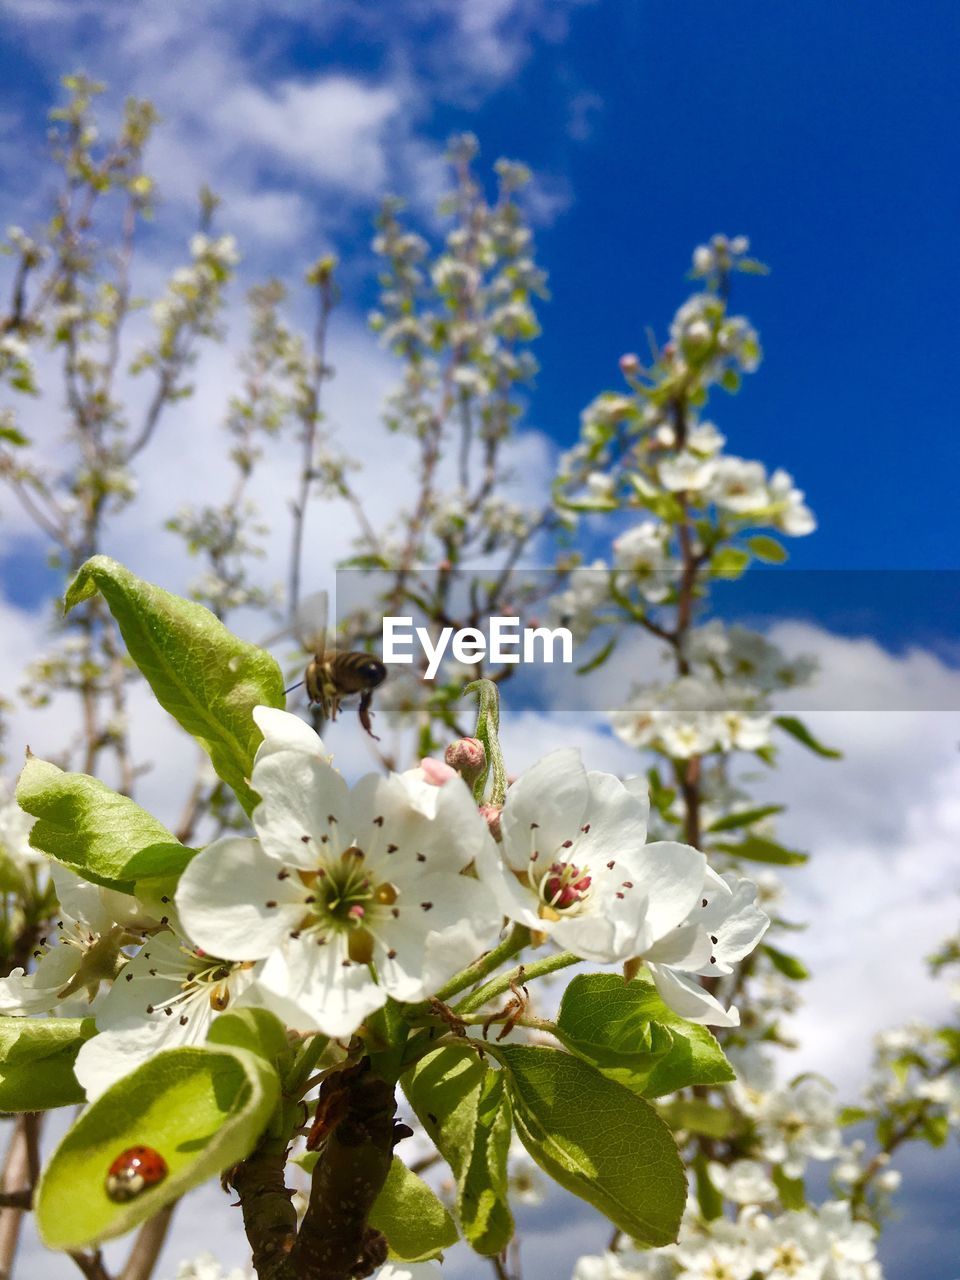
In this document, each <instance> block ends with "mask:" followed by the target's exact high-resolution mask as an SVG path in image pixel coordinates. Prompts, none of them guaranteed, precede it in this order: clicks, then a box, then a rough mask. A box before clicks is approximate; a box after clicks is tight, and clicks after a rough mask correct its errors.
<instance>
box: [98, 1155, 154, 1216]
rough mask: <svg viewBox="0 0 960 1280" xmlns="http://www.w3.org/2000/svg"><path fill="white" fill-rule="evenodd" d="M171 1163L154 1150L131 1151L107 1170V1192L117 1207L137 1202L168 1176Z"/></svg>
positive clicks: (120, 1157) (105, 1185)
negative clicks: (131, 1201)
mask: <svg viewBox="0 0 960 1280" xmlns="http://www.w3.org/2000/svg"><path fill="white" fill-rule="evenodd" d="M167 1172H168V1170H167V1162H166V1160H164V1158H163V1156H162V1155H161V1154H160V1152H159V1151H154V1149H153V1147H127V1149H126V1151H121V1152H120V1154H119V1155H118V1156H117V1158H116V1160H114V1162H113V1164H112V1165H111V1166H110V1168H109V1169H108V1170H107V1176H106V1179H105V1180H104V1184H103V1185H104V1190H105V1191H106V1193H107V1195H108V1196H109V1198H110V1199H111V1200H113V1201H114V1202H115V1203H117V1204H125V1203H126V1202H127V1201H128V1200H134V1199H136V1197H137V1196H138V1195H140V1194H141V1193H142V1192H144V1191H146V1190H147V1189H148V1188H149V1187H155V1186H157V1185H158V1184H159V1183H161V1182H162V1181H163V1180H164V1178H165V1177H166V1176H167Z"/></svg>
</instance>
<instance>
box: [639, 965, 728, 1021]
mask: <svg viewBox="0 0 960 1280" xmlns="http://www.w3.org/2000/svg"><path fill="white" fill-rule="evenodd" d="M647 967H648V969H649V970H650V976H651V977H652V978H653V981H654V982H655V983H656V987H657V990H658V991H659V992H660V997H661V999H662V1000H663V1002H664V1004H667V1005H669V1006H670V1008H671V1009H672V1010H673V1011H674V1013H679V1015H680V1017H681V1018H686V1019H687V1021H688V1022H699V1023H701V1024H703V1025H704V1026H708V1027H738V1026H739V1025H740V1014H739V1013H738V1012H737V1010H736V1009H735V1008H733V1007H732V1006H731V1008H730V1009H724V1007H723V1005H722V1004H721V1003H720V1001H719V1000H717V999H716V998H715V997H714V996H712V995H711V994H710V992H709V991H707V989H706V988H705V987H701V985H700V983H699V982H697V980H696V978H690V977H688V976H687V975H686V974H683V973H677V972H676V971H675V970H674V969H668V968H665V967H662V966H660V965H658V964H648V966H647Z"/></svg>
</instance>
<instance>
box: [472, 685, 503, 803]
mask: <svg viewBox="0 0 960 1280" xmlns="http://www.w3.org/2000/svg"><path fill="white" fill-rule="evenodd" d="M463 693H464V696H466V695H467V694H468V693H475V694H476V695H477V702H478V707H477V731H476V735H475V736H476V737H477V738H478V739H479V740H480V742H482V743H483V749H484V751H485V752H486V756H487V765H486V768H485V769H484V771H483V773H481V775H480V777H479V778H478V779H477V780H476V782H475V783H474V785H473V798H474V800H476V802H477V804H483V803H484V802H485V797H486V790H487V780H488V779H489V777H490V775H491V773H492V774H493V781H492V783H491V786H490V798H489V800H488V801H486V803H488V804H493V805H502V804H503V802H504V799H505V797H506V794H507V768H506V765H505V764H504V763H503V752H502V751H501V750H500V691H499V690H498V688H497V686H496V685H495V684H494V683H493V681H492V680H474V681H472V682H471V683H470V684H468V685H467V687H466V688H465V689H464V691H463Z"/></svg>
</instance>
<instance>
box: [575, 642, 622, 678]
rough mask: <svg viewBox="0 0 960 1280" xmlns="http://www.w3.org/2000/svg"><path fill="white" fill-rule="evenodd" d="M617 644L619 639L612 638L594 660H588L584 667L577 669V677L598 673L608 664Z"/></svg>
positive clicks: (594, 656) (596, 654) (595, 655)
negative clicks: (607, 661)
mask: <svg viewBox="0 0 960 1280" xmlns="http://www.w3.org/2000/svg"><path fill="white" fill-rule="evenodd" d="M616 643H617V637H616V636H611V637H610V639H609V640H608V641H607V643H606V644H605V645H604V646H603V648H602V649H600V650H599V652H597V653H595V654H594V655H593V657H592V658H588V659H587V661H586V662H585V663H583V665H582V666H579V667H577V668H576V673H577V675H578V676H585V675H589V674H590V672H591V671H596V670H597V668H598V667H602V666H603V664H604V663H605V662H606V660H607V659H608V658H609V657H610V655H611V653H613V650H614V648H615V647H616Z"/></svg>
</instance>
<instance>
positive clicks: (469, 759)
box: [443, 738, 487, 785]
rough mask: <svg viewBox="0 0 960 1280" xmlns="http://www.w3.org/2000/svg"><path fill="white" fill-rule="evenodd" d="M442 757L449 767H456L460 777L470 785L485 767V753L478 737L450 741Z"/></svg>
mask: <svg viewBox="0 0 960 1280" xmlns="http://www.w3.org/2000/svg"><path fill="white" fill-rule="evenodd" d="M443 758H444V760H446V762H447V764H448V765H449V766H450V768H451V769H456V771H457V773H459V774H460V776H461V778H463V780H464V781H465V782H467V783H470V784H471V785H472V784H473V783H474V782H476V780H477V778H479V777H480V775H481V774H482V773H483V771H484V769H485V768H486V767H487V753H486V752H485V751H484V749H483V743H482V742H481V741H480V739H479V738H458V739H457V741H456V742H451V743H450V745H449V746H448V747H447V749H446V751H445V752H444V753H443Z"/></svg>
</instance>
